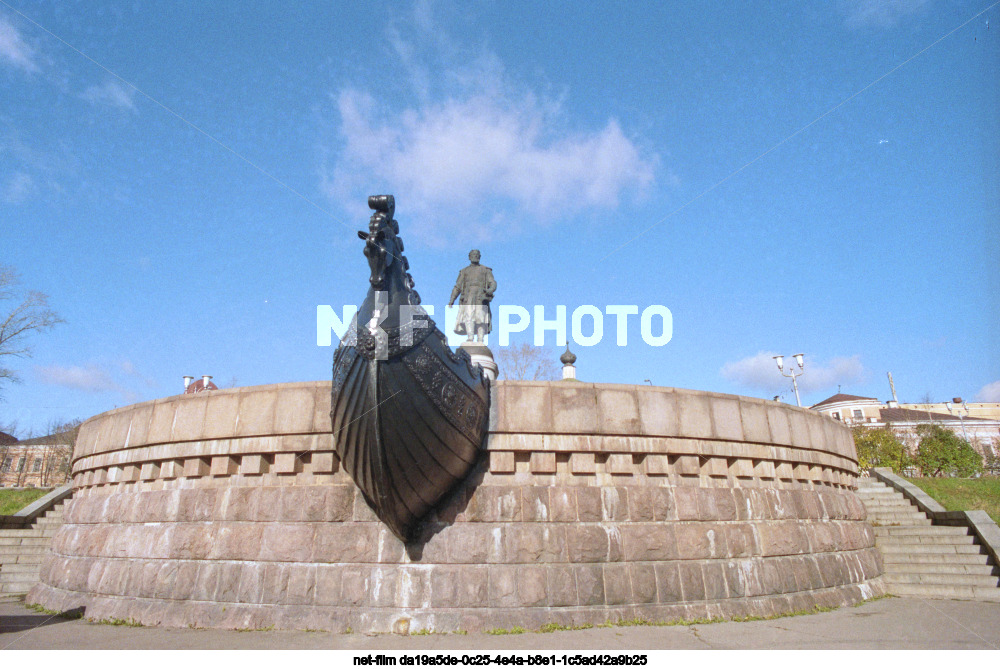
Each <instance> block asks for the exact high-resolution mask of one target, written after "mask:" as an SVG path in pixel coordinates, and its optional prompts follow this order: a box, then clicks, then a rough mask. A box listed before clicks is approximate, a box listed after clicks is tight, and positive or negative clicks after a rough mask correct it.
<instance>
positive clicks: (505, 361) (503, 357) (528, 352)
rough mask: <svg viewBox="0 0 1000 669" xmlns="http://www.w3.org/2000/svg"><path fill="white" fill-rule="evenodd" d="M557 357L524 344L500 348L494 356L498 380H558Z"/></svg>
mask: <svg viewBox="0 0 1000 669" xmlns="http://www.w3.org/2000/svg"><path fill="white" fill-rule="evenodd" d="M558 357H559V356H558V355H556V354H554V353H552V351H549V350H548V349H545V348H541V347H538V346H532V345H531V344H528V343H526V342H521V343H520V344H514V345H512V346H501V347H499V348H498V349H497V352H496V354H495V355H494V358H495V359H496V363H497V366H498V367H499V368H500V378H501V379H510V380H512V381H555V380H556V379H558V378H559V367H558V365H556V359H557V358H558Z"/></svg>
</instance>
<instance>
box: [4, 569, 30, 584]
mask: <svg viewBox="0 0 1000 669" xmlns="http://www.w3.org/2000/svg"><path fill="white" fill-rule="evenodd" d="M39 573H40V570H38V569H36V570H35V571H14V572H10V573H7V570H6V569H5V570H3V571H0V583H23V582H25V581H30V580H32V579H34V581H35V582H36V583H37V582H38V574H39Z"/></svg>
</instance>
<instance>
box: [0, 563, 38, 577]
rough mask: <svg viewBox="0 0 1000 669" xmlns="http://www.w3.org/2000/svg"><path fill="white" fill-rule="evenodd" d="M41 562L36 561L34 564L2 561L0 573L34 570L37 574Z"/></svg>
mask: <svg viewBox="0 0 1000 669" xmlns="http://www.w3.org/2000/svg"><path fill="white" fill-rule="evenodd" d="M41 564H42V563H41V562H36V563H34V564H28V563H26V564H17V563H10V564H8V563H7V562H4V563H3V564H0V574H12V573H14V572H35V573H36V574H37V573H38V570H39V568H40V567H41Z"/></svg>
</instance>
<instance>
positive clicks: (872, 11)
mask: <svg viewBox="0 0 1000 669" xmlns="http://www.w3.org/2000/svg"><path fill="white" fill-rule="evenodd" d="M927 3H928V0H841V3H840V4H841V8H842V9H843V11H844V13H846V14H847V25H848V26H850V27H852V28H860V27H864V26H874V27H877V28H888V27H891V26H894V25H896V24H897V23H899V21H900V19H902V18H903V17H905V16H908V15H910V14H915V13H917V12H918V11H920V10H921V9H922V8H923V7H924V6H925V5H927Z"/></svg>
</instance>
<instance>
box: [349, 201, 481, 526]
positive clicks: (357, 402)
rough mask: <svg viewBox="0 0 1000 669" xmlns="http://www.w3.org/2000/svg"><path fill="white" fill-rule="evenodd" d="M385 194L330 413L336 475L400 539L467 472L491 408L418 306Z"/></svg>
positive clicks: (470, 371) (465, 363)
mask: <svg viewBox="0 0 1000 669" xmlns="http://www.w3.org/2000/svg"><path fill="white" fill-rule="evenodd" d="M391 197H392V196H375V197H372V198H369V205H371V206H372V208H373V209H375V210H376V211H375V214H373V215H372V220H371V223H370V226H369V231H368V232H367V233H365V232H359V233H358V235H359V236H360V237H362V238H363V239H365V255H366V256H367V257H368V260H369V265H370V266H371V270H372V274H371V280H370V282H371V284H372V285H371V288H370V289H369V291H368V296H367V298H366V299H365V302H364V303H363V304H362V305H361V307H360V309H359V310H358V314H357V316H356V317H355V319H354V321H353V322H352V323H351V327H350V329H349V331H348V333H347V335H346V336H345V337H344V339H343V341H342V342H341V344H340V346H339V347H338V349H337V352H336V354H335V355H334V361H333V394H332V397H331V411H330V417H331V419H332V423H333V437H334V439H333V441H334V448H335V449H336V451H337V454H338V455H339V457H340V460H341V463H342V465H343V467H344V470H345V471H346V472H347V473H348V474H349V475H350V476H351V477H352V478H353V479H354V482H355V483H356V484H357V485H358V487H359V488H360V489H361V491H362V493H363V494H364V497H365V500H366V501H367V502H368V504H369V505H370V506H371V508H372V510H373V511H374V512H375V514H376V515H377V516H378V517H379V518H380V519H381V520H382V521H383V522H384V523H385V524H386V525H387V526H388V527H389V529H391V530H392V532H393V533H394V534H395V535H396V536H398V537H399V538H400V539H402V540H403V541H404V542H410V541H411V540H412V539H413V536H414V533H415V530H416V528H417V526H418V524H419V522H420V520H421V519H422V518H423V517H424V516H426V515H427V513H428V512H429V511H431V510H432V509H433V508H434V506H435V505H436V504H437V503H438V502H439V501H440V500H441V499H442V498H443V497H444V496H445V495H446V494H448V492H450V491H451V490H452V489H453V488H454V487H455V486H456V485H457V484H458V483H459V482H461V481H462V480H463V479H464V478H465V477H466V476H467V475H468V473H469V470H470V469H471V468H472V466H473V465H474V464H475V463H476V460H477V459H478V457H479V453H480V448H481V444H482V441H483V439H484V437H485V435H486V430H487V421H488V412H489V380H488V379H487V378H486V376H485V375H484V374H483V372H482V369H481V368H479V367H478V366H475V365H472V363H471V360H470V358H469V356H468V354H466V353H465V352H464V351H461V350H459V352H458V353H453V352H452V351H451V349H450V348H448V344H447V340H446V339H445V336H444V335H443V334H442V333H441V331H440V330H438V329H437V327H436V326H435V325H434V322H433V321H432V320H431V319H430V318H429V317H428V316H427V314H426V312H425V311H424V310H423V309H422V308H420V306H419V303H420V298H419V295H417V293H416V291H415V290H413V279H412V277H410V275H409V273H407V271H406V270H407V269H408V268H409V266H408V263H407V261H406V259H405V258H404V257H403V255H402V251H403V243H402V239H401V238H400V237H399V235H398V230H399V229H398V223H396V222H395V221H394V220H392V213H393V211H392V210H393V208H394V207H393V203H392V200H391Z"/></svg>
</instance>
